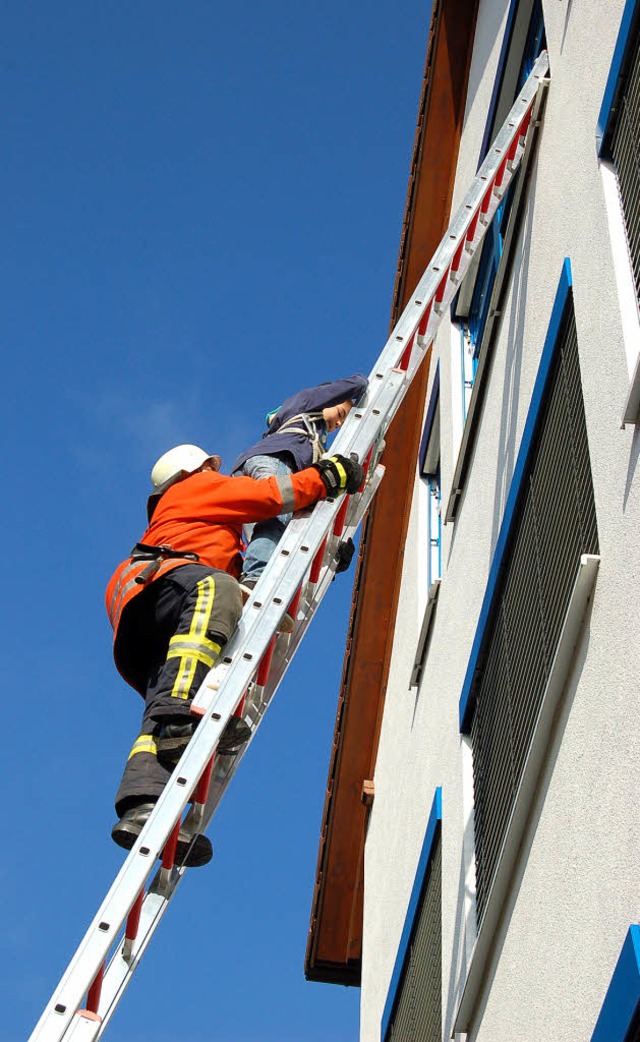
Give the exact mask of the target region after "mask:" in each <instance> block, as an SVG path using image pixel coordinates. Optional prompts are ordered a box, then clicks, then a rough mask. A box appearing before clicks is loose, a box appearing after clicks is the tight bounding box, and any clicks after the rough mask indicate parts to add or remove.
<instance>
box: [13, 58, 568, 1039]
mask: <svg viewBox="0 0 640 1042" xmlns="http://www.w3.org/2000/svg"><path fill="white" fill-rule="evenodd" d="M547 70H548V59H547V56H546V54H543V55H541V56H540V58H539V59H538V61H537V62H536V65H535V66H534V69H533V72H532V73H531V76H530V77H529V79H528V80H527V83H526V84H525V86H524V88H523V91H522V92H521V94H520V96H519V97H518V99H517V101H516V103H515V104H514V106H513V108H512V110H511V113H510V114H509V116H508V117H507V121H506V123H505V126H504V127H503V129H502V130H501V131H500V133H499V134H498V137H497V139H496V143H495V145H494V146H493V147H492V149H491V150H490V152H489V154H488V155H487V158H486V160H485V162H484V163H483V165H482V167H481V168H480V171H479V173H478V175H477V176H476V178H475V179H474V182H473V185H472V187H471V188H470V190H469V192H468V193H467V196H465V199H464V200H463V203H462V204H461V207H460V208H459V210H458V212H457V214H456V217H455V218H454V222H453V223H452V225H451V229H450V231H449V232H448V233H447V234H446V235H445V238H444V240H443V243H442V245H441V247H440V248H439V250H438V251H436V255H435V257H434V261H433V262H432V263H431V264H430V266H429V268H428V269H427V270H426V272H425V274H424V276H423V278H422V279H421V280H420V283H419V285H418V287H417V289H416V292H415V293H414V294H413V299H412V300H411V301H410V302H409V304H408V305H407V307H406V308H405V310H404V312H403V314H402V316H401V317H400V320H399V322H398V323H397V325H396V327H395V329H394V330H393V332H392V334H391V336H390V337H389V340H388V341H387V344H386V345H385V347H384V349H383V351H382V353H381V355H380V357H379V359H378V363H377V365H376V366H375V367H374V369H373V371H372V374H371V378H370V387H369V390H368V392H367V394H366V396H365V405H364V407H362V408H361V407H357V408H356V409H354V410H352V411H351V413H350V414H349V417H348V419H347V421H346V422H345V424H344V426H343V428H342V429H341V431H340V433H339V435H338V437H337V439H336V442H335V444H334V447H333V449H332V452H335V453H337V452H341V453H343V454H345V455H349V454H350V453H351V452H355V453H356V454H357V455H358V457H359V458H360V459H364V458H365V456H366V454H367V453H368V451H369V449H370V448H371V446H372V444H373V443H374V441H376V438H379V437H380V434H381V432H382V433H384V431H386V429H387V428H388V426H389V424H390V422H391V420H392V419H393V416H394V415H395V413H396V411H397V409H398V408H399V406H400V404H401V402H402V399H403V398H404V394H405V393H406V390H407V388H408V385H409V383H410V380H411V378H412V377H413V375H414V374H415V372H416V370H417V368H418V366H419V365H420V363H421V361H422V358H423V357H424V351H425V350H426V347H427V346H428V344H429V343H430V342H431V341H432V340H433V338H434V336H435V332H436V330H437V327H438V325H439V322H440V320H441V318H442V315H443V313H444V310H445V308H446V306H447V303H448V301H449V300H450V299H451V298H452V297H453V295H454V293H455V291H456V289H457V285H458V284H459V282H460V279H461V277H463V276H464V273H465V270H466V268H467V267H468V262H469V258H467V263H466V267H464V266H463V263H462V264H461V266H462V267H463V270H462V273H461V275H460V277H458V271H456V272H454V273H453V276H454V277H450V276H451V275H452V271H451V269H452V265H453V263H454V260H455V259H456V257H458V258H459V260H460V262H463V261H464V258H463V255H464V254H465V253H466V252H467V251H466V250H464V249H462V251H461V252H460V248H461V245H462V244H463V243H464V241H465V236H467V234H468V232H469V229H470V227H471V223H472V221H473V220H474V216H475V214H476V213H477V212H478V208H482V207H484V210H483V214H484V216H485V218H486V221H478V233H477V235H475V236H474V237H473V239H472V241H471V243H470V245H471V247H472V250H473V251H475V249H476V248H477V247H478V245H479V243H480V242H481V241H482V237H483V235H484V232H485V231H486V228H487V227H488V224H489V222H490V220H491V217H492V216H493V213H495V210H496V208H497V206H498V205H499V201H500V198H501V195H502V194H503V193H504V191H505V190H506V187H507V186H508V183H509V180H510V178H511V177H512V176H513V173H514V172H515V169H516V167H517V164H518V162H519V159H520V158H521V155H522V146H521V143H520V142H519V141H518V140H517V138H516V135H517V134H518V133H519V128H520V126H521V124H522V122H523V120H524V119H526V115H527V113H528V112H529V111H530V110H531V108H532V106H533V101H534V100H535V97H536V94H537V91H538V89H539V86H540V82H541V81H542V80H543V79H544V77H545V75H546V72H547ZM514 142H515V147H514ZM508 155H510V156H511V165H510V164H509V162H507V156H508ZM499 178H500V184H499V185H496V191H494V181H495V182H497V181H498V179H499ZM487 184H488V188H486V187H485V185H487ZM485 203H486V206H485ZM453 287H455V288H453ZM434 302H435V304H436V305H440V306H434ZM425 313H427V314H428V322H427V323H426V324H425V329H424V331H423V332H421V331H420V322H421V320H423V318H424V316H425ZM416 333H418V336H417V337H416ZM411 338H415V339H416V340H417V342H418V343H417V346H418V347H419V348H420V352H419V351H415V350H414V351H412V352H411V353H412V355H413V356H414V357H413V359H411V358H409V359H408V364H407V366H406V368H405V369H404V371H403V370H399V369H397V368H396V366H397V365H398V362H399V356H400V360H402V358H403V356H404V355H405V353H406V348H407V345H408V343H409V342H410V340H411ZM338 509H339V502H338V501H337V500H336V501H328V500H324V501H322V502H320V503H318V504H316V506H315V508H314V509H313V511H312V512H311V514H310V516H309V517H308V518H306V519H301V520H299V521H296V520H295V519H294V521H293V522H292V523H291V525H289V527H288V529H287V530H286V532H285V534H284V537H283V541H282V543H281V544H280V547H281V549H280V548H279V549H280V552H279V553H278V554H277V555H274V557H277V560H274V559H272V560H271V562H270V563H269V566H268V567H267V569H266V570H265V573H264V575H263V576H262V578H261V581H260V584H259V585H260V590H259V592H260V603H261V605H263V607H262V608H261V610H260V612H259V613H258V615H257V617H255V616H254V618H253V620H252V621H250V622H249V624H246V623H245V617H247V616H248V617H249V619H250V617H251V614H252V611H251V608H252V606H255V601H256V600H257V596H256V594H257V591H258V587H256V589H255V590H254V592H253V594H252V597H251V598H250V599H249V602H248V603H247V605H246V606H245V611H244V613H243V617H242V619H241V622H240V625H239V627H238V631H237V633H236V636H235V637H234V638H232V641H231V642H230V645H229V646H228V649H229V652H230V653H229V655H226V656H225V666H226V675H223V676H222V677H220V676H218V678H216V674H217V673H218V670H219V669H220V667H216V668H214V670H212V671H211V673H210V674H209V675H208V676H207V677H206V678H205V681H204V683H203V685H202V686H201V688H200V690H199V692H198V693H197V695H196V700H199V705H198V708H199V709H200V710H201V711H203V713H204V715H203V719H202V721H201V724H200V726H199V727H198V728H197V730H196V732H195V734H194V737H193V739H192V741H191V742H190V744H189V746H188V748H187V750H186V751H185V753H184V755H183V757H182V759H181V761H180V764H179V765H178V768H177V769H176V771H175V772H174V776H172V779H171V781H170V783H169V784H168V785H167V787H166V788H165V790H164V792H163V793H162V795H161V797H160V798H159V800H158V802H157V804H156V807H155V808H154V811H153V813H152V814H151V816H150V818H149V821H148V822H147V824H146V825H145V827H144V829H143V830H142V832H141V834H140V836H139V837H138V840H137V841H136V844H135V845H134V847H133V849H132V850H131V852H130V854H129V856H128V857H127V859H126V861H125V863H124V864H123V866H122V869H121V870H120V872H119V873H118V876H117V877H116V880H115V882H114V884H113V886H112V888H111V890H110V891H109V894H108V895H107V898H106V899H105V901H104V902H103V904H102V906H101V908H100V910H99V912H98V914H97V916H96V917H95V919H94V921H93V923H92V925H91V927H90V928H89V930H88V931H87V934H86V935H85V938H84V939H83V941H82V942H81V944H80V946H79V948H78V951H77V953H76V955H75V957H74V958H73V959H72V961H71V963H70V965H69V967H68V970H67V971H66V973H65V975H64V976H63V978H62V981H61V982H60V985H59V987H58V989H57V990H56V992H55V993H54V995H53V997H52V999H51V1000H50V1002H49V1003H48V1005H47V1007H46V1008H45V1011H44V1013H43V1016H42V1017H41V1019H40V1021H39V1022H38V1025H37V1026H36V1029H35V1032H34V1034H33V1035H32V1042H36V1039H37V1040H38V1042H45V1039H46V1040H47V1042H49V1040H50V1042H57V1040H59V1039H61V1038H62V1037H63V1035H64V1032H65V1031H66V1030H67V1027H68V1026H69V1019H70V1018H71V1017H73V1015H74V1014H75V1011H76V1009H77V1008H78V1006H79V1004H80V1001H81V999H82V998H83V996H84V995H85V994H86V990H87V986H88V984H89V983H90V982H91V981H92V980H93V978H94V976H95V974H96V973H97V972H98V969H99V967H100V966H101V965H102V964H103V962H104V959H105V958H106V956H107V955H108V952H109V950H110V948H111V945H112V944H113V939H112V938H113V931H114V930H116V931H117V930H118V929H119V928H120V926H122V923H123V922H124V919H125V918H126V916H127V914H128V911H129V909H130V908H131V905H132V903H133V901H134V900H135V898H136V896H137V894H138V893H139V891H140V889H141V887H142V886H143V885H144V884H145V882H146V879H147V876H148V875H149V873H150V868H151V864H152V855H155V854H156V853H158V852H160V851H161V850H162V849H163V847H164V844H165V842H166V840H167V837H168V835H169V832H170V831H171V829H172V827H173V824H174V823H175V822H176V821H177V820H178V817H179V816H180V815H181V814H182V812H183V810H184V807H185V806H186V803H187V802H188V800H189V797H190V794H191V792H192V791H193V789H194V788H195V784H196V783H197V781H198V779H199V777H200V775H201V774H202V772H203V770H204V769H205V767H206V765H207V763H208V761H209V759H210V757H211V754H212V752H213V750H214V749H215V747H216V745H217V742H218V740H219V738H220V735H221V733H222V730H223V729H224V726H225V725H226V722H227V720H228V719H229V718H230V716H231V715H232V714H233V712H234V710H235V708H236V705H237V704H238V702H239V701H240V699H241V698H242V696H243V694H244V692H245V691H246V689H247V687H248V685H249V682H250V681H251V679H252V676H253V673H254V672H255V669H256V667H257V665H258V664H259V661H260V658H261V657H262V655H263V654H264V652H265V650H266V648H267V646H268V644H269V642H270V640H271V638H272V636H273V635H274V633H275V632H276V631H277V628H278V625H279V623H280V620H281V617H282V614H283V613H284V610H286V607H287V606H288V604H289V603H290V600H291V598H292V597H293V596H294V594H295V593H296V591H297V589H298V586H299V585H300V584H301V582H302V581H303V579H304V575H305V572H306V569H307V567H308V563H309V561H310V560H312V559H313V555H315V553H316V552H317V551H318V548H319V547H320V545H321V544H322V541H323V539H324V538H325V537H326V535H327V534H328V533H329V532H330V530H331V526H332V524H333V521H334V518H335V515H336V514H337V512H338ZM283 560H284V565H283V563H282V562H283ZM274 595H275V596H274ZM267 601H268V603H265V602H267ZM283 602H284V608H282V607H281V606H282V603H283ZM231 644H233V645H234V648H233V651H232V649H231ZM225 650H227V649H225ZM228 659H230V661H227V660H228ZM174 778H175V780H174ZM154 859H155V858H154ZM105 927H106V928H105ZM107 934H108V935H109V936H106V935H107ZM56 1007H58V1009H59V1010H60V1011H58V1010H57V1009H56ZM47 1025H51V1030H50V1031H49V1030H46V1028H47Z"/></svg>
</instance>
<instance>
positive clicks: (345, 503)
mask: <svg viewBox="0 0 640 1042" xmlns="http://www.w3.org/2000/svg"><path fill="white" fill-rule="evenodd" d="M411 339H413V337H412V338H411ZM349 499H350V497H349V496H345V497H344V498H343V500H342V504H341V506H340V509H339V511H338V513H337V514H336V519H335V521H334V522H333V534H334V535H342V529H343V528H344V519H345V517H346V516H347V509H348V507H349Z"/></svg>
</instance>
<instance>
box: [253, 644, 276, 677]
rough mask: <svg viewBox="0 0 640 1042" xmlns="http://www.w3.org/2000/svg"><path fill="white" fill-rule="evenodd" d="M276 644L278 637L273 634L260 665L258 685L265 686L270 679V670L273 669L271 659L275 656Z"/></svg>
mask: <svg viewBox="0 0 640 1042" xmlns="http://www.w3.org/2000/svg"><path fill="white" fill-rule="evenodd" d="M275 646H276V638H275V636H273V637H272V638H271V640H270V641H269V646H268V647H267V650H266V651H265V653H264V655H263V656H262V659H261V661H260V665H259V666H258V675H257V677H256V684H257V686H258V687H264V686H265V684H266V683H267V680H268V679H269V670H270V669H271V659H272V658H273V652H274V649H275Z"/></svg>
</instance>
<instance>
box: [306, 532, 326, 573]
mask: <svg viewBox="0 0 640 1042" xmlns="http://www.w3.org/2000/svg"><path fill="white" fill-rule="evenodd" d="M326 547H327V537H326V536H325V537H324V539H323V540H322V543H321V544H320V549H319V550H318V552H317V554H316V556H315V557H314V559H313V564H312V565H311V571H310V572H309V582H310V583H317V581H318V579H319V578H320V569H321V568H322V562H323V560H324V552H325V550H326Z"/></svg>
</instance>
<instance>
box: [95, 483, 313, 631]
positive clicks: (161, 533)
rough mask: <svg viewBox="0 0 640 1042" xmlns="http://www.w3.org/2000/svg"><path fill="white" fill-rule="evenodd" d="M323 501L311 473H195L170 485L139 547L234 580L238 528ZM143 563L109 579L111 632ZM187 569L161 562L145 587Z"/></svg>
mask: <svg viewBox="0 0 640 1042" xmlns="http://www.w3.org/2000/svg"><path fill="white" fill-rule="evenodd" d="M325 496H326V488H325V485H324V482H323V480H322V478H321V477H320V475H319V473H318V471H317V470H316V469H315V468H313V467H310V468H307V469H306V470H301V471H299V473H297V474H291V475H283V476H278V477H269V478H262V479H261V480H260V481H256V480H254V479H253V478H248V477H239V478H231V477H228V476H227V475H226V474H219V473H217V472H216V471H213V470H205V471H199V472H197V473H196V474H190V475H189V476H188V477H187V478H184V480H182V481H179V482H178V483H177V484H175V485H172V486H171V487H170V488H168V489H167V491H166V492H165V493H164V494H163V495H162V496H161V497H160V498H159V499H158V501H157V503H155V506H154V509H153V512H152V517H151V521H150V524H149V527H148V528H147V530H146V531H145V533H144V535H143V536H142V538H141V539H140V542H141V543H146V544H148V545H150V546H161V545H167V546H170V547H172V549H173V550H174V551H177V552H179V551H181V550H182V551H183V552H185V553H192V554H193V553H195V554H197V555H198V560H199V562H200V564H204V565H209V566H210V567H211V568H220V569H221V570H222V571H224V572H229V573H230V574H231V575H233V576H235V577H236V578H237V577H238V576H239V574H240V568H241V558H240V544H241V537H242V526H243V524H250V523H252V522H256V521H264V520H266V519H267V518H268V517H277V516H278V514H282V513H286V512H288V511H291V510H301V509H302V508H303V507H306V506H311V504H312V503H315V502H316V501H317V500H318V499H324V497H325ZM148 563H149V562H148V561H144V560H139V561H132V560H131V558H130V557H128V558H126V560H124V561H122V562H121V564H119V565H118V567H117V568H116V570H115V572H114V573H113V575H112V576H111V579H110V581H109V585H108V586H107V592H106V603H107V613H108V615H109V620H110V622H111V625H112V626H113V628H114V631H115V630H116V629H117V626H118V622H119V621H120V616H121V614H122V610H123V608H124V607H125V605H127V604H128V603H129V601H130V600H131V599H132V598H133V597H135V596H136V594H138V593H140V591H141V590H143V589H144V586H143V585H141V584H140V583H137V582H136V581H135V580H136V577H137V576H139V575H141V573H142V572H143V570H144V569H145V567H146V566H147V565H148ZM186 563H187V562H186V561H185V560H182V559H180V558H170V559H168V560H164V561H162V562H161V563H160V565H159V567H158V569H157V571H156V572H155V573H154V575H153V576H151V578H150V580H149V581H150V582H154V581H155V580H156V579H158V578H159V577H160V576H161V575H166V574H167V572H169V571H171V570H172V569H173V568H179V567H180V566H181V565H184V564H186Z"/></svg>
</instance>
